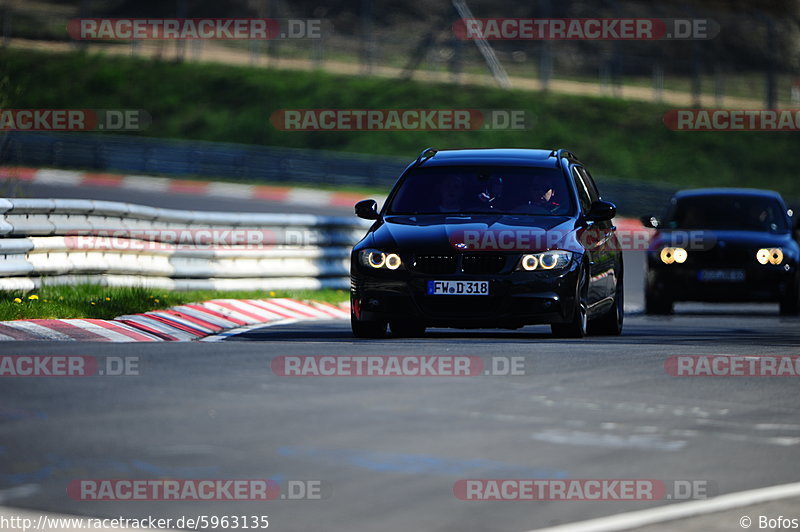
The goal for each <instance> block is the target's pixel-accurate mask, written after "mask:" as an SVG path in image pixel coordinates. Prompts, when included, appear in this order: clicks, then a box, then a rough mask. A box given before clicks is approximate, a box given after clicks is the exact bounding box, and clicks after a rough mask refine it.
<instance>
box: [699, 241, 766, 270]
mask: <svg viewBox="0 0 800 532" xmlns="http://www.w3.org/2000/svg"><path fill="white" fill-rule="evenodd" d="M689 257H691V258H692V263H693V264H695V265H697V266H721V267H728V268H741V267H742V266H746V265H747V264H750V263H754V262H755V260H756V250H752V249H748V248H744V247H739V246H731V245H726V246H714V247H712V248H711V249H709V250H705V251H702V250H698V251H692V250H691V249H690V250H689Z"/></svg>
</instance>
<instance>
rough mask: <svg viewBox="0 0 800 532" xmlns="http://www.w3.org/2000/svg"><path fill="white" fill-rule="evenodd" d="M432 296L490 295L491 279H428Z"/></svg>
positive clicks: (429, 292)
mask: <svg viewBox="0 0 800 532" xmlns="http://www.w3.org/2000/svg"><path fill="white" fill-rule="evenodd" d="M428 295H431V296H445V295H447V296H488V295H489V281H428Z"/></svg>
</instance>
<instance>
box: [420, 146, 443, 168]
mask: <svg viewBox="0 0 800 532" xmlns="http://www.w3.org/2000/svg"><path fill="white" fill-rule="evenodd" d="M438 152H439V150H437V149H436V148H425V149H424V150H422V153H420V154H419V157H417V160H416V161H414V166H419V165H421V164H422V163H424V162H425V161H427V160H428V159H430V158H431V157H433V156H434V155H436V154H437V153H438Z"/></svg>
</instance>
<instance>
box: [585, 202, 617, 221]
mask: <svg viewBox="0 0 800 532" xmlns="http://www.w3.org/2000/svg"><path fill="white" fill-rule="evenodd" d="M616 214H617V206H616V205H614V204H613V203H611V202H610V201H595V202H594V203H592V206H591V207H589V212H588V213H587V214H586V219H587V220H589V221H590V222H605V221H607V220H610V219H611V218H613V217H614V216H616Z"/></svg>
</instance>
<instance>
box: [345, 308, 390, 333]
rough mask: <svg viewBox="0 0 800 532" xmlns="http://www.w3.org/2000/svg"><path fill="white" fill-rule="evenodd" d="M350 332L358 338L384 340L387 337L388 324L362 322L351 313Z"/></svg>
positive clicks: (382, 322)
mask: <svg viewBox="0 0 800 532" xmlns="http://www.w3.org/2000/svg"><path fill="white" fill-rule="evenodd" d="M350 330H351V331H353V336H355V337H356V338H383V337H384V336H386V322H385V321H362V320H359V319H358V318H356V317H355V316H354V315H353V314H352V313H351V314H350Z"/></svg>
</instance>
